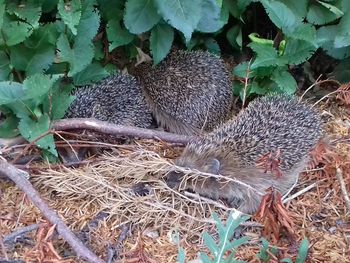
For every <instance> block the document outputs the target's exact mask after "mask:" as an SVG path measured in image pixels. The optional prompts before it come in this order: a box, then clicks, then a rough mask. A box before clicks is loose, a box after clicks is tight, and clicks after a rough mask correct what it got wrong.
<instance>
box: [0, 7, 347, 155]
mask: <svg viewBox="0 0 350 263" xmlns="http://www.w3.org/2000/svg"><path fill="white" fill-rule="evenodd" d="M349 6H350V2H349V1H348V0H327V1H325V0H324V1H321V0H318V1H307V0H299V1H287V0H279V1H273V0H260V1H257V0H256V1H253V0H192V1H188V0H167V1H164V0H126V1H125V0H70V1H69V0H67V1H64V0H48V1H44V0H37V1H35V0H26V1H24V0H22V1H10V0H0V30H1V34H0V95H1V99H0V111H1V112H2V114H3V115H4V116H5V117H4V121H3V122H2V123H1V124H0V136H1V137H12V136H16V135H18V134H21V135H22V136H23V137H24V138H26V139H27V140H28V141H33V140H35V139H36V138H37V137H38V136H39V135H41V134H44V133H45V132H47V130H48V129H49V128H50V125H51V122H52V121H53V120H56V119H59V118H62V117H63V116H64V112H65V111H66V109H67V108H68V106H69V104H70V102H71V101H72V99H73V98H72V97H71V96H70V92H71V90H72V89H73V88H74V87H75V86H83V85H87V84H90V83H92V82H96V81H99V80H101V79H102V78H104V77H106V76H108V75H109V74H113V73H115V71H116V67H115V66H114V65H112V64H111V58H110V57H111V56H110V53H111V52H113V51H115V50H119V51H121V52H122V53H123V54H124V55H125V56H126V57H127V58H128V59H133V58H135V57H136V55H137V48H139V47H141V48H142V49H145V48H146V49H148V48H149V50H150V52H151V54H152V56H153V60H154V63H155V64H157V63H159V62H160V61H161V60H162V59H163V58H164V57H165V56H166V55H167V54H168V53H169V51H170V49H171V47H172V45H173V44H174V43H175V44H176V45H183V46H184V47H187V48H188V49H197V48H205V49H208V50H209V51H211V52H213V53H216V54H221V53H222V51H223V49H225V52H229V53H232V52H234V51H236V52H237V51H238V52H241V51H242V50H243V49H244V48H245V47H246V46H247V47H249V48H250V49H251V50H252V51H253V54H254V57H253V59H252V60H251V61H250V62H242V63H241V64H239V65H237V67H235V69H234V71H233V74H235V75H236V77H237V78H238V79H239V78H246V83H245V81H243V82H242V81H237V83H235V85H234V87H235V88H234V92H235V93H236V94H239V95H240V96H241V98H242V99H245V98H246V97H248V96H250V95H251V94H265V93H267V92H270V91H275V92H276V91H277V92H287V93H293V92H294V91H295V87H296V82H295V80H294V78H293V77H292V75H291V74H290V73H289V71H288V69H289V66H290V65H297V64H300V63H302V62H304V61H306V60H307V59H308V58H309V57H310V56H311V55H312V54H313V53H314V52H315V50H316V49H318V48H323V49H324V50H326V51H327V53H328V54H330V55H331V56H333V57H335V58H338V59H344V58H347V57H349V54H350V33H349V30H348V25H349V24H350V12H349ZM259 8H260V9H259ZM256 9H258V10H261V9H262V10H265V11H266V14H267V15H265V18H268V19H267V20H269V21H268V22H267V23H265V24H264V26H266V27H268V28H269V30H268V33H267V32H264V31H261V29H263V28H264V26H262V27H261V28H254V27H252V26H251V25H254V24H255V23H256V22H257V21H259V20H261V19H262V18H263V17H261V16H257V15H254V12H251V11H252V10H256ZM271 32H272V36H271ZM257 33H259V34H260V35H258V34H257ZM339 74H341V73H339ZM244 84H247V85H244ZM36 144H37V145H38V146H39V147H41V148H42V149H44V150H45V151H46V152H48V153H50V154H53V155H57V153H56V150H55V147H54V143H53V137H52V134H48V135H47V136H46V137H44V138H42V139H41V140H39V141H37V142H36Z"/></svg>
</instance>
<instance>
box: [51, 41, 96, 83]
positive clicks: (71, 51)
mask: <svg viewBox="0 0 350 263" xmlns="http://www.w3.org/2000/svg"><path fill="white" fill-rule="evenodd" d="M57 48H58V50H59V56H60V58H61V61H66V62H69V64H70V71H69V73H68V76H70V77H71V76H73V75H75V74H76V73H78V72H80V71H81V70H83V69H84V68H85V67H86V66H87V65H88V64H89V63H90V62H91V60H92V58H93V47H91V45H82V46H76V45H74V47H73V48H70V45H69V42H68V39H67V36H66V35H64V34H62V35H61V36H60V37H59V38H58V40H57ZM85 52H86V53H85Z"/></svg>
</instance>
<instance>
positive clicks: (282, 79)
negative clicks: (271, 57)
mask: <svg viewBox="0 0 350 263" xmlns="http://www.w3.org/2000/svg"><path fill="white" fill-rule="evenodd" d="M271 79H272V80H273V81H274V82H275V83H276V84H277V85H278V87H279V88H280V89H281V90H282V91H283V92H284V93H287V94H294V93H295V91H296V89H297V82H296V80H295V79H294V78H293V76H292V75H291V74H290V73H289V72H288V71H286V70H283V69H281V68H278V69H276V70H275V71H274V72H273V74H272V76H271Z"/></svg>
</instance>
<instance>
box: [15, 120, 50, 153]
mask: <svg viewBox="0 0 350 263" xmlns="http://www.w3.org/2000/svg"><path fill="white" fill-rule="evenodd" d="M18 128H19V131H20V133H21V135H22V136H23V137H24V138H25V139H26V140H28V141H29V142H32V141H34V140H35V139H37V138H38V137H39V136H41V135H43V134H44V133H45V132H47V131H48V130H49V128H50V119H49V116H48V115H47V114H44V115H42V116H41V117H40V118H39V119H38V120H37V121H35V120H32V119H31V118H30V117H23V118H22V119H21V120H20V122H19V125H18ZM35 144H36V145H37V146H39V147H40V148H41V149H45V150H48V151H49V152H50V153H52V154H53V155H54V156H57V152H56V148H55V142H54V139H53V135H52V134H48V135H46V136H45V137H43V138H42V139H40V140H38V141H37V142H36V143H35Z"/></svg>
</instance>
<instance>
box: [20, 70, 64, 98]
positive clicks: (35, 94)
mask: <svg viewBox="0 0 350 263" xmlns="http://www.w3.org/2000/svg"><path fill="white" fill-rule="evenodd" d="M56 80H57V76H55V77H52V78H50V77H49V76H48V75H44V74H35V75H32V76H29V77H27V78H26V79H25V80H24V81H23V91H24V96H23V97H22V99H23V100H27V99H40V97H41V96H43V95H45V94H46V93H47V92H48V91H49V90H50V88H51V87H52V85H53V83H54V82H55V81H56Z"/></svg>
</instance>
